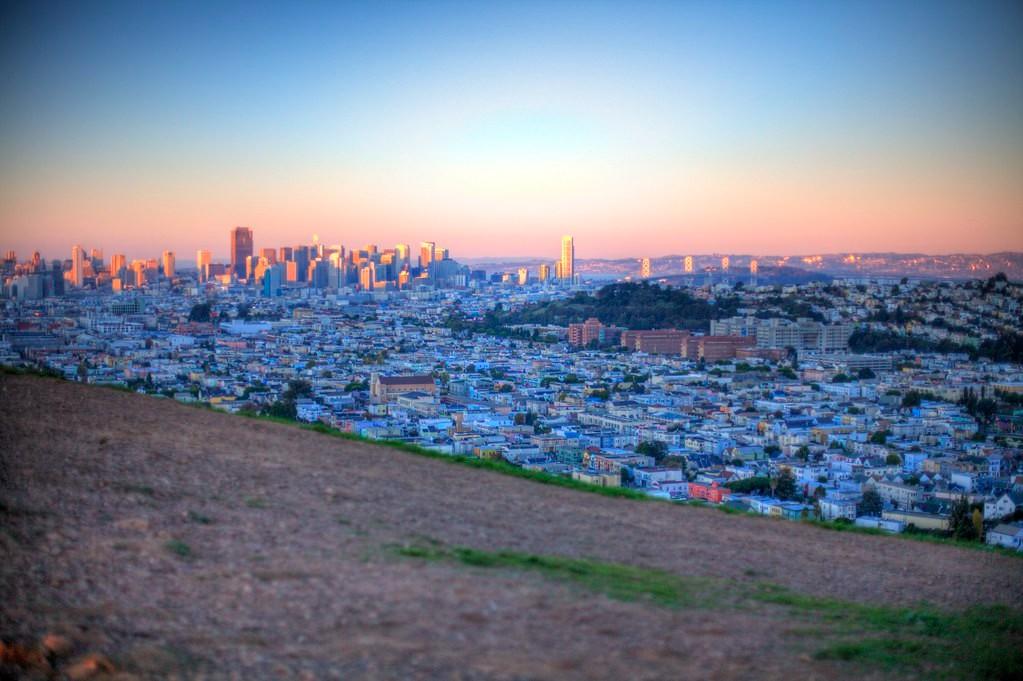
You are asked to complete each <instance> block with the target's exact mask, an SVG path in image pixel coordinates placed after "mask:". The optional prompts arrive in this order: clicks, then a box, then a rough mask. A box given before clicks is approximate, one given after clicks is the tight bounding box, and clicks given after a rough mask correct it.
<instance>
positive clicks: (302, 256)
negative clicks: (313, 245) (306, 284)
mask: <svg viewBox="0 0 1023 681" xmlns="http://www.w3.org/2000/svg"><path fill="white" fill-rule="evenodd" d="M310 250H311V249H310V248H309V247H308V246H295V248H294V249H293V250H292V257H293V259H294V260H295V271H296V273H297V275H298V279H297V281H309V260H310V259H311V258H310V253H309V251H310Z"/></svg>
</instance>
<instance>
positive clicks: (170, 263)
mask: <svg viewBox="0 0 1023 681" xmlns="http://www.w3.org/2000/svg"><path fill="white" fill-rule="evenodd" d="M174 264H175V263H174V251H164V252H163V276H165V277H167V278H168V279H173V278H174Z"/></svg>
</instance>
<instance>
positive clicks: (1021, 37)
mask: <svg viewBox="0 0 1023 681" xmlns="http://www.w3.org/2000/svg"><path fill="white" fill-rule="evenodd" d="M0 65H2V79H0V249H3V250H7V249H16V250H17V251H18V254H19V257H25V256H27V255H28V253H30V252H31V251H32V250H40V251H42V252H43V254H44V255H45V256H47V257H67V254H68V253H69V251H70V247H71V245H72V244H75V243H80V244H82V245H83V246H85V247H87V248H92V247H99V248H103V249H104V251H105V252H106V253H107V254H110V253H113V252H124V253H127V254H128V256H129V257H143V256H154V255H157V254H158V253H159V252H160V251H162V250H164V249H168V248H169V249H172V250H174V251H176V252H177V253H178V254H179V258H181V259H191V258H192V257H193V256H194V252H195V250H196V249H197V248H200V247H205V248H209V249H211V250H212V251H213V252H214V255H215V256H219V257H221V258H222V257H224V256H226V254H227V247H228V230H229V229H230V228H231V227H232V226H233V225H248V226H251V227H252V228H253V229H254V231H255V241H256V247H257V248H260V247H264V246H275V247H276V246H280V245H285V244H289V245H290V244H295V243H310V242H311V240H312V235H313V234H314V233H315V234H318V235H319V236H320V240H321V241H324V242H327V243H344V244H346V245H348V246H359V245H362V244H365V243H368V242H376V243H379V244H381V245H384V246H387V245H391V244H393V243H395V242H399V241H400V242H411V243H416V242H418V241H422V240H433V241H436V242H438V243H439V244H441V245H444V246H447V247H449V248H450V249H451V252H452V255H453V256H454V257H456V258H457V257H459V256H519V255H546V256H549V257H551V258H554V257H555V256H556V255H557V252H558V248H559V239H560V236H561V234H563V233H564V234H573V235H574V236H575V243H576V254H577V256H578V257H582V258H587V257H616V256H619V257H624V256H639V255H651V256H656V255H662V254H668V253H711V252H735V253H754V254H767V253H771V254H788V253H791V254H805V253H814V252H842V251H878V250H884V251H922V252H927V253H945V252H952V251H969V252H992V251H998V250H1023V3H1020V2H1019V1H1018V0H1008V1H1004V2H1003V1H998V0H980V1H971V2H952V3H947V2H940V1H937V0H928V1H920V2H916V1H912V0H904V1H892V0H883V1H880V2H870V1H862V2H853V1H848V2H841V1H840V2H760V1H756V2H682V1H679V2H670V3H664V4H657V3H635V2H621V3H615V4H600V3H593V2H567V1H565V2H548V3H530V2H503V3H497V2H465V3H450V4H449V3H433V2H425V1H411V0H410V1H407V2H398V3H384V2H366V3H341V2H330V3H308V2H305V3H303V2H296V3H279V4H262V3H257V2H244V3H228V2H216V1H211V2H197V3H194V4H193V3H188V2H184V1H178V0H173V1H171V0H168V1H167V2H148V1H141V2H139V1H136V2H125V3H123V4H122V3H107V2H98V1H86V2H78V1H76V2H66V3H65V2H43V1H32V2H22V3H17V2H8V3H4V5H3V9H0Z"/></svg>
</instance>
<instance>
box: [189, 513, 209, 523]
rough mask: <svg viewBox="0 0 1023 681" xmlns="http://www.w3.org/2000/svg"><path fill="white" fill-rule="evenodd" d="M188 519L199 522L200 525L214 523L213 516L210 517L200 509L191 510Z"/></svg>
mask: <svg viewBox="0 0 1023 681" xmlns="http://www.w3.org/2000/svg"><path fill="white" fill-rule="evenodd" d="M188 519H189V521H191V522H193V523H198V524H199V525H211V524H212V523H213V518H211V517H209V516H208V515H203V514H202V513H199V512H198V511H189V512H188Z"/></svg>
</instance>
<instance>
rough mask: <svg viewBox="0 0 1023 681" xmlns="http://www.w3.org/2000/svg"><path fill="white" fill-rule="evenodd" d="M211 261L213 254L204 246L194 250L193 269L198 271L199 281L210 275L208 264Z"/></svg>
mask: <svg viewBox="0 0 1023 681" xmlns="http://www.w3.org/2000/svg"><path fill="white" fill-rule="evenodd" d="M212 263H213V255H212V254H211V253H210V252H209V251H207V250H206V249H205V248H201V249H199V250H198V251H196V252H195V269H197V270H198V271H199V281H206V279H208V278H209V276H210V272H209V269H210V265H211V264H212Z"/></svg>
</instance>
